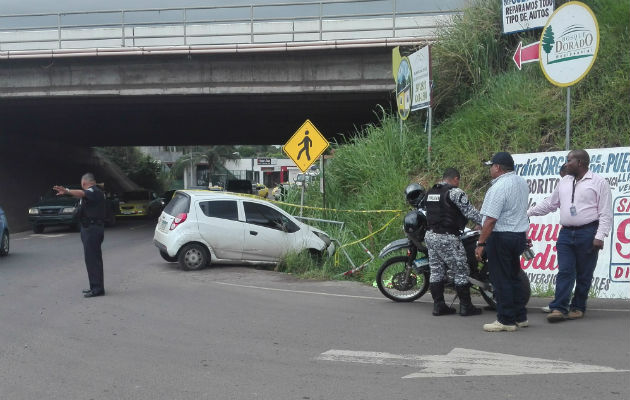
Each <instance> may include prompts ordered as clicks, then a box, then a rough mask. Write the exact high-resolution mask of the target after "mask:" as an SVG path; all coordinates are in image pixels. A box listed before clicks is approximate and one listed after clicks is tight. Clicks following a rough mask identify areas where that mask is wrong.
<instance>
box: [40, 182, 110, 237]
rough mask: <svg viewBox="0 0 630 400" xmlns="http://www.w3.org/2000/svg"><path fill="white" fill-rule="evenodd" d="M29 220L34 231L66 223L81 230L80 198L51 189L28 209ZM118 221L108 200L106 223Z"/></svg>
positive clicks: (75, 187) (42, 230)
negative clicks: (58, 193)
mask: <svg viewBox="0 0 630 400" xmlns="http://www.w3.org/2000/svg"><path fill="white" fill-rule="evenodd" d="M66 187H67V188H69V189H81V188H80V187H78V186H76V185H74V186H73V185H68V186H66ZM28 221H29V222H30V223H31V226H32V227H33V232H35V233H42V232H44V229H45V228H46V227H47V226H58V225H66V226H68V227H70V228H71V229H73V230H77V231H78V230H81V223H80V221H79V199H78V198H76V197H72V196H70V195H65V194H64V195H61V196H57V192H55V191H54V190H52V189H51V190H49V191H48V192H46V194H45V195H44V196H42V197H41V200H40V201H39V202H37V204H35V205H34V206H33V207H31V208H29V209H28ZM115 221H116V217H115V214H114V210H113V206H112V202H111V201H110V200H109V199H107V200H106V209H105V225H106V226H112V225H114V223H115Z"/></svg>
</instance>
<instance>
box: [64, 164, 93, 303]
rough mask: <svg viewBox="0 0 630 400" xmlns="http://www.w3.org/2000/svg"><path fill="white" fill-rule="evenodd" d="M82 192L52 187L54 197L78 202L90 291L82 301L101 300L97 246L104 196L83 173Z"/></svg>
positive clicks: (88, 176) (91, 175)
mask: <svg viewBox="0 0 630 400" xmlns="http://www.w3.org/2000/svg"><path fill="white" fill-rule="evenodd" d="M81 187H82V188H83V189H72V190H71V189H68V188H65V187H63V186H53V189H54V190H56V191H57V195H62V194H69V195H71V196H74V197H78V198H80V199H81V202H80V206H79V219H80V221H81V241H82V242H83V253H84V256H85V266H86V268H87V273H88V279H89V281H90V288H89V289H86V290H84V291H83V296H85V297H96V296H103V295H104V294H105V288H104V285H103V254H102V252H101V244H102V243H103V238H104V229H105V228H104V225H105V193H104V192H103V191H102V190H101V189H100V188H99V187H98V186H97V185H96V180H95V179H94V175H93V174H91V173H86V174H85V175H83V176H82V177H81Z"/></svg>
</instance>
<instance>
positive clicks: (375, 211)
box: [226, 192, 403, 213]
mask: <svg viewBox="0 0 630 400" xmlns="http://www.w3.org/2000/svg"><path fill="white" fill-rule="evenodd" d="M226 193H229V194H234V195H237V196H243V197H250V198H252V199H259V200H261V199H262V200H265V201H268V202H270V203H274V204H281V205H284V206H289V207H295V208H305V209H309V210H319V211H333V212H347V213H401V212H403V210H339V209H336V208H323V207H312V206H300V205H299V204H293V203H285V202H283V201H278V200H271V199H267V198H263V197H260V196H256V195H255V194H247V193H233V192H226Z"/></svg>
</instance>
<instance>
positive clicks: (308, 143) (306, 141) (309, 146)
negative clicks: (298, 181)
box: [282, 119, 328, 172]
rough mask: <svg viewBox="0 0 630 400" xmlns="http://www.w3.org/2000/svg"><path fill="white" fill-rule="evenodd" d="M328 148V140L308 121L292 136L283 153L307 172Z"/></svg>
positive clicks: (283, 147) (283, 148)
mask: <svg viewBox="0 0 630 400" xmlns="http://www.w3.org/2000/svg"><path fill="white" fill-rule="evenodd" d="M327 148H328V140H326V138H325V137H324V135H322V134H321V133H320V132H319V131H318V130H317V128H315V125H313V123H312V122H311V121H310V120H308V119H307V120H306V122H304V123H303V124H302V126H301V127H300V129H298V130H297V131H296V132H295V133H294V134H293V136H291V139H289V140H288V141H287V142H286V143H285V145H284V146H282V151H284V153H285V154H286V155H287V156H289V158H290V159H291V160H293V162H295V165H297V167H298V168H299V169H300V170H301V171H302V172H306V170H308V169H309V167H310V166H311V165H312V164H313V163H314V162H315V161H317V159H318V158H319V156H321V155H322V153H323V152H324V150H326V149H327Z"/></svg>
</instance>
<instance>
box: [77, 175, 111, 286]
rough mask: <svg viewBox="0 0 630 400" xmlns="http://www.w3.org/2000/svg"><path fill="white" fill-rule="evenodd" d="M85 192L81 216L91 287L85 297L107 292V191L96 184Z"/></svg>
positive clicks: (84, 250) (82, 237)
mask: <svg viewBox="0 0 630 400" xmlns="http://www.w3.org/2000/svg"><path fill="white" fill-rule="evenodd" d="M83 192H84V193H85V197H82V198H81V203H80V211H79V216H80V221H81V241H82V242H83V252H84V255H85V266H86V268H87V273H88V279H89V281H90V289H89V290H84V291H83V293H84V296H85V297H94V296H102V295H104V294H105V287H104V283H103V253H102V252H101V244H102V243H103V238H104V231H105V226H104V225H105V193H104V192H103V191H102V190H101V189H100V188H99V187H98V186H96V185H93V186H91V187H89V188H87V189H85V190H84V191H83Z"/></svg>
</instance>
